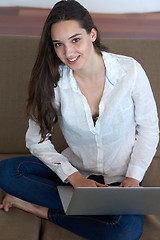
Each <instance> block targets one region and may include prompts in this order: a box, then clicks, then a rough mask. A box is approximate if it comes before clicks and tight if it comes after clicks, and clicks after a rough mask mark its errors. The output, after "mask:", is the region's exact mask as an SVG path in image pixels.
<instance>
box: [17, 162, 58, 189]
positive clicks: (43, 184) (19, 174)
mask: <svg viewBox="0 0 160 240" xmlns="http://www.w3.org/2000/svg"><path fill="white" fill-rule="evenodd" d="M23 163H28V161H23V162H21V163H19V164H18V166H17V168H16V172H17V175H18V176H20V177H23V178H25V179H27V180H28V181H30V182H35V183H38V184H40V185H42V186H47V187H49V188H53V189H57V188H56V187H54V186H50V185H48V184H46V183H41V182H38V181H36V180H33V179H30V178H29V177H26V176H24V175H23V174H21V173H20V170H19V168H20V166H21V165H22V164H23ZM29 163H34V164H38V165H42V166H43V164H41V163H35V162H31V161H29Z"/></svg>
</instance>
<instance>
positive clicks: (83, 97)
mask: <svg viewBox="0 0 160 240" xmlns="http://www.w3.org/2000/svg"><path fill="white" fill-rule="evenodd" d="M27 115H28V119H29V127H28V130H27V133H26V146H27V148H29V150H30V152H31V154H32V155H31V156H27V157H19V158H14V159H7V160H3V161H1V162H0V187H1V188H2V189H4V191H6V192H7V195H6V196H5V198H4V200H3V202H2V203H1V205H0V208H2V209H4V210H5V211H6V212H7V211H9V209H10V208H11V207H17V208H20V209H23V210H24V211H27V212H30V213H33V214H35V215H36V216H39V217H42V218H46V219H48V220H49V221H51V222H53V223H56V224H58V225H60V226H62V227H64V228H66V229H68V230H70V231H72V232H74V233H76V234H78V235H80V236H82V237H84V238H85V239H90V240H96V239H98V240H138V239H139V238H140V236H141V235H142V232H143V218H144V217H143V216H142V215H136V216H135V215H128V216H120V215H115V216H105V215H102V216H100V215H98V216H67V215H65V213H64V211H63V208H62V204H61V201H60V198H59V195H58V192H57V185H67V184H68V185H72V186H73V187H74V188H77V187H103V186H108V185H119V186H120V187H139V184H140V182H141V181H142V179H143V177H144V174H145V172H146V170H147V168H148V166H149V165H150V163H151V161H152V158H153V156H154V154H155V152H156V147H157V143H158V134H159V130H158V117H157V110H156V104H155V101H154V97H153V94H152V91H151V87H150V84H149V81H148V78H147V76H146V74H145V72H144V70H143V69H142V67H141V65H140V64H139V63H138V62H137V61H136V60H134V59H133V58H131V57H126V56H121V55H116V54H111V53H109V52H107V49H106V47H105V46H103V45H102V44H101V41H100V36H99V32H98V29H97V28H96V26H95V25H94V23H93V21H92V18H91V16H90V14H89V13H88V11H87V10H86V9H85V8H84V7H83V6H82V5H80V4H79V3H78V2H77V1H74V0H68V1H60V2H57V3H56V4H55V5H54V7H53V9H52V10H51V12H50V14H49V16H48V17H47V19H46V22H45V24H44V28H43V31H42V36H41V40H40V44H39V50H38V55H37V59H36V62H35V65H34V67H33V70H32V74H31V79H30V83H29V97H28V103H27ZM57 121H58V122H59V125H60V127H61V130H62V132H63V135H64V138H65V140H66V142H67V144H68V148H67V149H65V150H64V151H63V152H62V153H58V152H57V151H56V150H55V148H54V146H53V144H52V142H51V136H52V135H53V137H54V124H55V123H56V122H57ZM55 140H56V139H55ZM97 236H98V238H97Z"/></svg>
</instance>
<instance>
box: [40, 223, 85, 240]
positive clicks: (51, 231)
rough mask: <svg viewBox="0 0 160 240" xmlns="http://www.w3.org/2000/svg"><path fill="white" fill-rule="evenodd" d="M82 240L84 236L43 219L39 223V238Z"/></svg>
mask: <svg viewBox="0 0 160 240" xmlns="http://www.w3.org/2000/svg"><path fill="white" fill-rule="evenodd" d="M51 239H54V240H60V239H64V240H82V239H84V238H81V237H79V236H78V235H75V234H74V233H72V232H70V231H68V230H66V229H64V228H62V227H60V226H58V225H56V224H54V223H52V222H49V221H48V220H45V219H43V220H42V225H41V240H51Z"/></svg>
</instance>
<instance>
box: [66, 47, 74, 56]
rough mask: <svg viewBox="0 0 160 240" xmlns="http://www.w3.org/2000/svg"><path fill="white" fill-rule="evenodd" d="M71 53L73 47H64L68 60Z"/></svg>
mask: <svg viewBox="0 0 160 240" xmlns="http://www.w3.org/2000/svg"><path fill="white" fill-rule="evenodd" d="M72 53H73V47H71V46H66V47H65V55H66V57H68V58H69V57H71V56H72Z"/></svg>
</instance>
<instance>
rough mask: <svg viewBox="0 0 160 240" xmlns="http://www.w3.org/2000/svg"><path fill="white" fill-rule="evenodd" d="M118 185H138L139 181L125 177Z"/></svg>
mask: <svg viewBox="0 0 160 240" xmlns="http://www.w3.org/2000/svg"><path fill="white" fill-rule="evenodd" d="M120 187H139V181H138V180H137V179H134V178H130V177H127V178H126V179H125V180H124V181H123V182H122V183H121V185H120Z"/></svg>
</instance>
